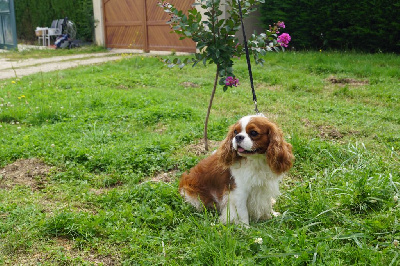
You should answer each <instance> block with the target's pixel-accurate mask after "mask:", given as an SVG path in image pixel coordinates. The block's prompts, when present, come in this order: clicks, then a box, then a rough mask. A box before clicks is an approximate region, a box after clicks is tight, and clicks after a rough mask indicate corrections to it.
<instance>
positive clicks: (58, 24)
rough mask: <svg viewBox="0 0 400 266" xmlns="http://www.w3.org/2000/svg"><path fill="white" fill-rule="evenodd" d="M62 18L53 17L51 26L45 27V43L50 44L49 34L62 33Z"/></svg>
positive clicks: (56, 34)
mask: <svg viewBox="0 0 400 266" xmlns="http://www.w3.org/2000/svg"><path fill="white" fill-rule="evenodd" d="M63 22H64V20H63V19H59V20H57V19H55V20H53V22H51V27H50V28H48V29H47V33H46V39H47V45H48V46H50V37H51V36H58V35H61V34H62V24H63Z"/></svg>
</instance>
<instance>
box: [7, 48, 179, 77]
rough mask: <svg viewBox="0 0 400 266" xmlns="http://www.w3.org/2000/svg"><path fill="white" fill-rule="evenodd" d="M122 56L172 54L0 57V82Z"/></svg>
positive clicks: (122, 51)
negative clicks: (32, 57) (37, 57)
mask: <svg viewBox="0 0 400 266" xmlns="http://www.w3.org/2000/svg"><path fill="white" fill-rule="evenodd" d="M122 54H142V55H143V56H148V55H168V54H171V52H150V53H143V52H142V51H141V50H132V49H129V50H128V49H112V50H110V51H108V52H105V53H90V54H77V55H69V56H54V57H49V58H40V59H24V60H18V61H11V60H10V59H8V58H1V57H0V80H1V79H8V78H16V77H18V78H20V77H23V76H27V75H31V74H35V73H39V72H50V71H57V70H63V69H67V68H73V67H77V66H83V65H92V64H100V63H104V62H108V61H114V60H118V59H121V58H122Z"/></svg>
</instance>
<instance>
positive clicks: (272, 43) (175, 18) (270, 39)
mask: <svg viewBox="0 0 400 266" xmlns="http://www.w3.org/2000/svg"><path fill="white" fill-rule="evenodd" d="M239 1H240V5H241V11H242V15H243V17H244V18H245V17H247V16H249V14H250V13H252V12H253V11H255V8H254V6H255V5H256V4H258V3H264V0H246V1H245V0H239ZM158 5H159V6H160V7H161V8H163V10H164V11H165V12H166V13H167V14H168V15H169V17H170V19H169V20H168V22H167V23H168V24H170V26H171V29H172V30H173V32H175V33H177V34H179V35H180V38H181V39H184V38H190V39H192V40H193V41H194V42H196V48H197V50H198V52H196V53H195V56H194V58H192V59H189V58H186V59H184V60H183V61H182V60H180V59H178V58H175V59H174V60H172V61H171V60H169V59H165V60H164V62H165V63H166V64H168V66H169V67H173V66H179V67H180V68H182V67H184V66H185V65H187V64H189V63H190V64H192V65H193V66H195V65H197V64H198V63H199V62H202V63H203V64H204V65H207V64H212V63H213V64H215V65H216V66H217V70H216V71H217V72H216V76H215V82H214V88H213V91H212V94H211V99H210V105H209V107H208V112H207V116H206V121H205V133H204V135H205V143H206V150H207V141H206V139H207V138H206V136H207V123H208V116H209V113H210V109H211V105H212V101H213V97H214V93H215V90H216V86H217V84H220V85H222V86H224V91H225V90H227V89H228V88H229V87H232V86H235V87H236V86H237V85H239V80H238V79H237V78H236V77H235V75H234V73H233V64H234V62H233V60H232V59H233V58H236V57H240V56H241V55H243V54H244V53H245V49H244V45H243V44H241V43H239V41H238V39H237V37H236V36H235V33H236V32H237V31H239V30H240V29H241V20H240V15H239V14H240V12H239V5H238V0H225V1H223V2H222V0H197V1H196V3H195V4H194V5H193V8H191V9H189V10H188V12H187V15H186V14H185V13H184V12H183V11H182V10H178V9H176V8H175V7H174V6H173V5H171V4H170V3H168V2H164V1H162V2H158ZM196 5H200V6H201V8H202V9H203V10H205V12H204V15H202V14H201V13H200V12H199V11H198V10H197V9H196V8H195V6H196ZM224 5H225V6H228V8H227V9H226V10H227V11H226V12H227V16H226V17H227V18H225V19H224V18H221V15H222V14H223V12H222V10H221V9H222V8H221V7H223V6H224ZM280 28H285V23H284V22H283V21H278V23H275V24H274V26H273V27H272V26H270V28H269V30H267V31H266V32H265V33H261V34H259V35H256V34H253V35H251V37H250V38H249V40H248V42H247V46H248V48H249V53H250V54H252V55H253V56H254V59H255V62H256V64H262V63H264V60H263V59H262V58H260V55H265V53H266V52H267V51H279V50H280V49H284V47H287V46H288V43H289V41H290V36H289V35H288V34H287V33H283V34H282V35H280V36H279V37H278V34H279V29H280ZM278 38H279V39H278ZM278 40H279V41H278ZM218 79H219V82H218Z"/></svg>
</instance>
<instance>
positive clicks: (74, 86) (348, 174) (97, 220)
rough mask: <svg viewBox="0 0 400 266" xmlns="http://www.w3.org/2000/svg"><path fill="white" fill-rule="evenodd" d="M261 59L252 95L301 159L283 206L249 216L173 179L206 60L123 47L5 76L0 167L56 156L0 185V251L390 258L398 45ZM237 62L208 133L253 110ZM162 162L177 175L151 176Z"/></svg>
mask: <svg viewBox="0 0 400 266" xmlns="http://www.w3.org/2000/svg"><path fill="white" fill-rule="evenodd" d="M265 59H266V62H267V64H266V65H265V66H263V67H261V66H253V72H254V73H253V74H254V79H255V86H256V91H257V96H258V104H259V109H260V111H261V112H263V113H264V114H266V115H267V116H268V117H270V118H271V119H272V120H273V121H275V122H277V123H278V124H279V125H280V127H281V128H282V130H283V131H284V134H285V137H286V139H287V140H288V141H289V142H290V143H291V144H292V145H293V148H294V153H295V156H296V161H295V165H294V167H293V169H292V170H291V171H290V172H289V174H288V176H287V177H286V179H285V180H284V182H283V183H282V186H281V191H282V195H281V197H280V198H279V199H278V202H277V205H276V209H277V210H278V211H279V212H281V214H282V215H280V216H279V217H277V218H273V219H272V220H269V221H265V222H260V223H251V227H250V228H249V229H242V228H239V227H237V226H229V225H228V226H225V225H221V224H219V223H218V214H216V213H215V212H209V211H203V212H197V211H195V210H194V208H192V207H191V206H189V205H188V204H186V203H185V202H183V200H182V199H181V197H180V196H179V194H178V192H177V185H178V182H179V176H180V174H181V173H182V172H183V171H186V170H187V169H189V168H190V167H192V166H194V165H195V164H196V163H197V162H198V161H199V160H200V159H201V158H202V157H203V156H199V155H196V154H195V152H194V151H193V144H195V143H197V142H198V141H199V140H200V139H201V138H202V133H203V121H204V117H205V113H206V108H207V105H208V99H209V95H210V93H211V89H212V86H213V77H214V72H215V69H214V67H213V66H208V67H207V68H205V67H203V66H196V67H195V68H192V67H190V66H188V67H186V68H183V69H181V70H179V69H168V68H167V67H166V66H164V65H163V64H162V63H161V62H160V61H159V60H158V59H157V58H153V57H144V58H142V57H141V56H134V57H130V58H125V59H123V60H121V61H119V62H112V63H106V64H102V65H95V66H86V67H79V68H76V69H72V70H66V71H62V72H58V73H57V72H54V73H43V74H36V75H31V76H27V77H24V78H21V79H20V80H17V81H16V82H15V83H13V82H12V81H15V80H4V81H2V82H1V83H0V104H1V107H0V125H1V127H0V140H1V141H0V151H1V152H0V169H1V168H2V167H5V166H6V165H9V164H11V163H13V162H14V161H16V160H17V159H21V158H40V159H42V160H43V161H44V162H46V163H47V164H48V165H51V166H53V169H52V170H51V171H50V172H49V173H48V174H47V175H46V176H42V177H37V179H40V180H36V181H37V182H39V181H40V184H41V185H40V186H36V187H29V186H27V185H24V184H18V185H14V186H12V187H7V188H4V187H3V188H0V239H1V242H0V264H16V263H22V264H24V263H25V264H35V263H43V264H45V265H47V264H50V265H59V264H66V265H73V264H83V265H91V264H96V263H97V264H99V263H100V264H101V263H103V264H105V265H106V264H110V263H111V262H115V263H116V264H124V265H130V264H167V265H177V264H204V265H233V264H241V265H254V264H261V265H269V264H280V265H305V264H317V265H355V264H357V265H390V264H391V265H398V264H399V262H400V258H399V248H398V247H397V246H396V245H395V244H396V241H397V240H399V239H400V226H399V222H398V220H399V216H400V212H399V202H398V201H396V200H395V199H396V197H399V196H400V192H399V189H400V183H399V182H400V173H399V169H400V163H399V159H400V158H399V157H400V153H399V150H400V103H399V99H400V79H399V77H400V58H399V57H398V56H397V55H390V54H375V55H370V54H355V53H334V52H332V53H317V52H308V53H306V52H304V53H297V52H296V53H294V52H287V53H279V54H276V53H270V54H268V55H267V56H266V58H265ZM235 70H236V75H237V77H238V78H239V79H240V82H241V85H240V86H239V87H237V88H231V89H229V90H228V91H227V92H223V91H222V88H220V89H218V91H217V94H216V98H215V102H214V105H213V109H212V112H211V117H210V125H209V138H210V139H211V140H215V141H220V140H222V139H223V138H224V136H225V134H226V132H227V128H228V126H229V125H230V124H232V123H234V122H235V121H236V120H237V119H238V118H240V117H241V116H244V115H247V114H251V113H252V112H253V104H252V96H251V89H250V86H249V82H248V81H247V66H246V64H245V62H244V59H241V60H238V61H236V62H235ZM333 79H336V80H339V83H332V81H331V80H333ZM185 82H189V83H190V84H192V85H193V86H185V85H184V84H188V83H185ZM163 172H167V173H170V175H172V176H173V178H172V182H170V183H164V182H152V181H149V180H150V179H151V178H152V177H153V176H155V175H157V174H159V173H163ZM0 174H1V170H0ZM2 178H3V179H5V178H4V177H2ZM6 181H7V180H6ZM9 181H10V180H8V182H9ZM1 182H2V181H1V180H0V187H1ZM257 238H262V239H263V241H262V244H258V243H256V242H255V240H256V239H257Z"/></svg>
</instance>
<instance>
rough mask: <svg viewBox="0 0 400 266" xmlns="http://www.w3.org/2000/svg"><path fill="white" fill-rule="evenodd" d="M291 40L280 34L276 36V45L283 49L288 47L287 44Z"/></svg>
mask: <svg viewBox="0 0 400 266" xmlns="http://www.w3.org/2000/svg"><path fill="white" fill-rule="evenodd" d="M291 39H292V38H291V37H290V35H289V34H287V33H282V34H281V35H279V36H278V40H277V41H278V43H279V44H280V45H281V46H283V47H288V44H289V42H290V40H291Z"/></svg>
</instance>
